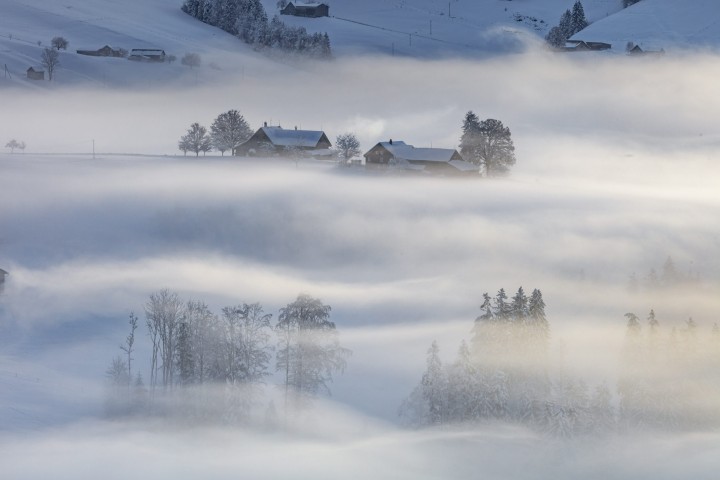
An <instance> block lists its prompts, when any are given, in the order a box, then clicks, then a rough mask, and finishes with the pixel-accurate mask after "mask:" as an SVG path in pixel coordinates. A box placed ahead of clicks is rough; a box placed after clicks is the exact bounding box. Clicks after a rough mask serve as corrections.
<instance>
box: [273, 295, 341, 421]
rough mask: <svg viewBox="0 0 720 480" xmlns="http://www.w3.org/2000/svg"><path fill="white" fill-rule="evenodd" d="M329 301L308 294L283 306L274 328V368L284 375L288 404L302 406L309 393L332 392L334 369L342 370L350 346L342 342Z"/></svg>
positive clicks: (312, 394)
mask: <svg viewBox="0 0 720 480" xmlns="http://www.w3.org/2000/svg"><path fill="white" fill-rule="evenodd" d="M330 310H331V307H330V306H329V305H324V304H323V303H322V302H321V301H320V299H317V298H313V297H311V296H309V295H306V294H301V295H298V297H297V299H296V300H295V301H294V302H292V303H289V304H287V305H286V306H285V307H284V308H282V309H280V314H279V316H278V322H277V324H276V325H275V331H276V333H277V335H278V338H279V341H278V345H277V354H276V365H275V368H276V370H277V371H278V372H280V373H281V374H282V376H283V387H284V390H285V403H286V407H288V406H289V402H290V400H291V399H292V400H293V403H294V405H295V406H301V405H302V404H303V403H304V402H306V401H307V400H308V399H309V398H310V397H312V396H314V395H316V394H318V393H321V392H324V393H327V394H329V393H330V388H329V385H328V384H329V383H330V382H332V378H333V374H334V373H335V372H342V371H344V369H345V366H346V364H347V357H348V356H349V355H350V353H351V352H350V350H348V349H346V348H344V347H342V346H341V345H340V340H339V338H338V332H337V329H336V327H335V323H334V322H332V321H330Z"/></svg>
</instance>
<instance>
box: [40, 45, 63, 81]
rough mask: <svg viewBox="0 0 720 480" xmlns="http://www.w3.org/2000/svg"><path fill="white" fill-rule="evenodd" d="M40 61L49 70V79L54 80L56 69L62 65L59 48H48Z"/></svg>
mask: <svg viewBox="0 0 720 480" xmlns="http://www.w3.org/2000/svg"><path fill="white" fill-rule="evenodd" d="M40 63H41V64H42V66H43V67H45V69H46V70H47V72H48V80H49V81H52V79H53V74H54V73H55V69H56V68H58V67H59V66H60V54H59V53H58V52H57V50H53V49H52V48H46V49H44V50H43V52H42V55H41V56H40Z"/></svg>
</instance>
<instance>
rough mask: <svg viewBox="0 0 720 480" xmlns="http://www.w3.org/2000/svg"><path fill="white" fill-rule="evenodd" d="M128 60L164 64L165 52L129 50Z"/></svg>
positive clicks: (139, 49)
mask: <svg viewBox="0 0 720 480" xmlns="http://www.w3.org/2000/svg"><path fill="white" fill-rule="evenodd" d="M128 60H135V61H140V62H164V61H165V50H160V49H158V48H133V49H132V50H130V55H129V56H128Z"/></svg>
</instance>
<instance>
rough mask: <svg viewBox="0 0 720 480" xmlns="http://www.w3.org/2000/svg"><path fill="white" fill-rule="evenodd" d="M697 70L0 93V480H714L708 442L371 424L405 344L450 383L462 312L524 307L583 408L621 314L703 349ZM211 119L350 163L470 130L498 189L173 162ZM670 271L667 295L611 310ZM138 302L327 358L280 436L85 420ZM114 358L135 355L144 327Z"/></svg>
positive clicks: (306, 163)
mask: <svg viewBox="0 0 720 480" xmlns="http://www.w3.org/2000/svg"><path fill="white" fill-rule="evenodd" d="M719 68H720V62H718V58H717V57H713V56H707V55H702V54H697V55H691V54H687V55H686V56H676V57H671V56H668V57H667V58H663V59H652V60H649V59H640V60H636V59H633V60H630V59H625V58H614V59H601V58H597V57H594V58H585V59H574V60H573V59H568V58H567V57H558V56H554V55H550V54H541V53H537V52H536V53H534V54H533V55H529V54H528V55H519V56H514V57H510V58H498V59H493V60H488V61H484V62H449V61H448V62H444V61H436V62H419V61H411V60H396V59H393V60H390V59H377V58H368V59H362V60H357V59H356V60H355V61H353V62H349V61H342V60H338V61H335V62H332V63H331V64H330V65H327V66H322V67H314V68H312V69H308V71H299V72H297V73H295V74H293V75H291V76H288V77H282V78H254V77H253V76H252V75H251V74H246V75H244V76H243V77H242V78H233V79H227V81H226V82H223V83H220V84H216V85H212V86H208V87H198V88H188V89H182V90H165V89H162V88H152V89H147V90H142V89H140V90H137V89H135V90H132V91H130V90H109V89H101V90H88V89H82V88H75V89H68V90H61V91H53V90H51V91H47V92H24V91H20V90H12V91H5V92H0V93H1V94H2V95H3V101H2V103H3V114H2V115H0V134H2V137H0V141H2V142H3V145H4V143H5V142H6V141H8V140H9V139H10V138H17V139H18V140H22V141H25V142H26V144H27V149H26V151H25V153H17V152H16V153H15V154H12V155H11V154H10V153H9V151H4V152H3V153H0V172H1V174H0V175H1V176H0V178H2V186H1V187H0V268H2V269H4V270H7V271H8V272H9V273H10V274H9V276H8V277H7V280H6V282H5V285H4V289H3V292H2V293H1V294H0V459H1V460H2V464H3V467H2V471H3V474H2V475H3V476H4V475H6V474H7V475H8V477H7V478H18V479H22V478H47V477H48V476H49V475H52V476H53V477H54V478H93V477H97V476H103V477H104V478H126V477H128V476H131V475H133V476H138V475H139V476H140V477H150V476H153V477H156V478H178V479H180V478H197V477H198V476H205V477H207V478H236V477H237V476H238V475H242V476H247V477H248V478H250V477H252V478H277V477H288V476H292V477H293V478H306V477H307V478H331V477H333V478H334V477H338V476H343V477H349V478H367V477H369V476H373V477H377V478H390V477H395V478H396V477H400V478H467V477H469V476H480V477H483V478H485V477H488V478H538V476H539V475H540V473H539V472H542V474H541V475H540V476H542V477H547V478H550V477H553V478H578V477H583V478H678V476H680V475H683V476H688V477H691V478H713V475H712V472H714V471H716V470H717V466H718V463H717V458H718V453H720V452H718V447H717V445H718V438H717V432H715V433H707V432H683V433H682V434H677V435H669V434H667V435H656V436H648V437H645V436H643V435H637V436H634V435H628V436H618V437H615V438H612V439H610V440H608V439H604V440H599V439H585V440H583V441H578V442H573V443H572V445H569V444H566V443H564V442H559V441H550V440H548V439H546V438H543V437H540V436H538V435H537V434H535V433H533V432H529V431H526V430H522V429H519V428H518V429H515V428H510V427H507V426H492V425H485V426H483V427H478V428H476V429H471V430H469V431H468V430H464V429H460V430H455V429H441V430H439V431H436V430H430V431H420V432H413V431H410V432H408V431H404V430H401V429H399V428H398V427H397V426H396V425H397V410H398V407H399V405H400V403H401V402H402V400H403V398H404V397H406V396H407V395H408V393H409V392H410V391H411V390H412V388H413V387H414V386H415V385H416V384H417V383H418V381H419V380H420V377H421V375H422V372H423V370H424V368H425V353H426V350H427V348H428V346H429V345H430V344H431V343H432V342H433V341H434V340H436V341H437V342H438V344H439V346H440V351H441V356H442V357H443V359H444V360H446V361H452V359H453V358H454V355H455V352H456V351H457V348H458V345H459V343H460V341H461V340H463V339H468V338H469V335H470V329H471V328H472V325H473V320H474V319H475V317H476V316H477V315H478V314H479V313H480V311H479V305H480V304H481V303H482V294H483V293H484V292H489V293H490V294H491V295H494V293H495V292H496V291H497V290H499V289H500V288H505V289H506V290H507V291H508V292H509V293H510V294H512V293H513V292H514V291H515V290H517V288H518V287H520V286H522V287H523V288H524V289H525V290H526V291H527V292H530V291H531V290H532V289H534V288H538V289H540V290H542V292H543V296H544V299H545V302H546V303H547V309H546V311H547V315H548V320H549V321H550V325H551V345H552V347H551V348H552V351H553V355H554V356H555V357H556V358H557V361H558V362H560V363H562V365H564V367H563V368H566V369H568V370H569V371H571V372H572V373H573V374H575V375H578V376H580V377H582V378H584V379H585V380H586V381H587V382H588V383H589V384H591V385H593V384H597V383H599V382H603V381H605V382H607V383H608V384H609V385H614V383H615V382H616V380H617V375H618V370H619V369H620V368H622V365H621V362H620V350H621V348H622V343H623V339H624V335H625V320H626V319H625V317H624V314H625V313H627V312H634V313H636V314H638V316H640V317H641V318H643V319H644V318H645V316H646V315H647V312H649V311H650V309H651V308H652V309H654V310H655V312H656V313H657V315H658V318H659V319H660V322H661V325H664V326H667V328H670V327H672V326H677V327H678V328H681V327H682V326H683V324H684V323H683V322H685V320H687V318H688V317H690V316H692V317H693V318H694V319H695V321H696V322H697V324H698V327H699V329H700V331H701V332H710V329H711V327H712V325H713V323H714V322H717V321H718V319H719V318H718V317H720V315H719V312H720V295H718V293H719V292H718V288H719V287H720V255H718V254H719V253H720V231H719V230H718V224H717V219H718V214H719V213H720V193H718V189H717V186H718V184H719V181H720V165H719V164H718V161H717V154H718V151H719V150H720V148H719V147H720V134H718V133H717V131H716V129H715V124H716V123H717V122H716V119H717V118H718V116H719V115H720V97H718V96H717V95H714V93H713V92H714V88H715V86H714V80H713V79H714V78H716V77H717V73H718V69H719ZM233 108H234V109H239V110H240V111H241V113H243V114H244V115H245V117H246V119H248V121H249V122H250V123H251V125H252V126H253V127H258V126H259V125H261V124H262V122H263V121H267V122H269V123H272V124H278V123H280V124H281V125H283V126H284V127H286V128H291V127H293V126H296V125H297V126H298V128H306V129H324V130H325V131H326V132H327V133H328V136H329V137H330V138H331V140H333V139H334V138H335V136H336V135H338V134H340V133H343V132H347V131H349V132H355V133H356V134H357V136H358V138H359V139H360V141H361V143H362V148H363V150H367V149H369V148H370V147H372V146H373V145H374V144H375V143H376V142H377V141H380V140H386V139H388V138H393V139H396V140H404V141H406V142H407V143H410V144H414V145H416V146H431V145H432V146H435V147H449V148H454V147H457V144H458V140H459V137H460V135H461V132H460V125H461V122H462V118H463V115H464V114H465V112H466V111H468V110H473V111H475V112H476V113H477V114H478V116H479V117H480V118H498V119H500V120H502V121H503V122H504V123H505V125H507V126H508V127H510V129H511V131H512V134H513V140H514V142H515V145H516V148H517V151H516V153H517V159H518V160H517V165H516V166H515V167H514V168H513V169H512V173H511V175H510V176H509V177H508V178H503V179H483V178H470V179H467V178H465V179H449V178H424V177H406V176H402V175H387V176H382V175H368V174H366V173H365V172H364V171H363V170H362V169H359V168H340V167H338V166H336V165H334V164H332V163H323V162H319V161H311V160H301V161H299V162H293V161H283V160H279V159H272V160H267V161H262V160H256V161H249V160H247V159H240V158H229V157H220V156H219V155H208V156H207V157H202V156H201V157H199V158H195V157H194V156H187V157H183V156H181V155H178V152H177V151H176V145H177V141H178V139H179V137H180V136H181V135H182V134H183V133H184V132H185V130H186V129H187V128H188V126H189V125H190V124H191V123H192V122H200V123H202V124H204V125H206V126H209V124H210V123H211V122H212V120H213V119H214V118H215V116H217V114H219V113H221V112H223V111H226V110H229V109H233ZM6 137H7V138H6ZM93 141H94V142H95V148H96V154H95V157H93V156H92V154H91V153H92V146H93ZM119 154H124V155H119ZM668 257H671V258H672V260H673V262H674V264H675V265H676V267H677V269H678V271H679V272H681V273H682V275H683V276H686V277H687V278H691V279H693V281H692V282H690V283H688V284H684V285H682V286H678V287H677V288H675V289H672V290H671V291H668V290H663V291H661V292H659V291H655V290H652V289H646V288H639V289H633V288H629V287H631V285H630V278H631V276H632V275H633V274H635V276H636V278H638V279H640V280H641V283H642V280H643V279H644V278H646V276H647V275H649V273H650V271H651V270H652V269H655V270H656V271H658V272H660V271H661V269H662V266H663V263H664V262H665V261H666V259H667V258H668ZM163 288H167V289H170V290H172V291H175V292H177V293H178V294H179V295H180V296H181V297H182V298H183V299H187V300H190V299H192V300H202V301H204V302H206V303H207V304H208V306H209V307H210V308H211V309H212V310H213V311H215V312H216V313H219V311H220V309H221V308H222V307H223V306H228V305H237V304H239V303H243V302H247V303H251V302H260V303H261V304H262V305H263V307H264V308H265V311H266V312H268V313H272V314H273V321H274V320H275V319H276V318H277V313H278V310H279V309H280V308H281V307H283V306H285V305H286V304H287V303H289V302H291V301H293V300H294V299H295V297H296V296H297V295H298V294H299V293H301V292H304V293H308V294H310V295H313V296H315V297H318V298H321V299H322V301H323V302H324V303H325V304H327V305H330V306H331V307H332V313H331V319H332V320H333V321H334V322H335V323H336V325H337V328H338V331H339V333H340V340H341V343H342V344H343V345H344V346H346V347H347V348H350V349H351V350H352V351H353V355H352V357H350V359H349V360H348V367H347V369H346V370H345V372H344V374H342V375H337V376H336V377H335V381H334V383H333V384H332V385H331V390H332V397H330V398H329V399H326V400H324V401H322V402H320V404H319V406H318V408H316V409H315V410H313V411H312V412H310V413H308V417H307V418H306V419H304V422H305V423H301V424H300V425H299V426H297V427H296V428H295V430H293V431H292V432H252V431H250V432H248V431H244V430H236V429H224V428H210V427H208V428H202V427H193V428H189V427H187V426H177V425H172V424H170V425H168V424H167V423H164V422H158V423H157V424H155V423H152V422H143V423H142V425H140V424H136V423H132V422H128V423H122V422H107V421H106V420H104V419H103V418H102V413H103V394H104V389H103V383H104V381H105V371H106V369H107V367H108V364H109V362H110V360H111V359H112V358H113V357H115V356H116V355H118V354H120V353H121V352H120V350H119V348H118V345H119V344H120V343H122V342H123V340H124V338H125V335H126V334H127V319H128V315H129V314H130V312H135V313H137V314H138V315H139V316H140V318H141V323H144V313H143V308H144V305H145V302H146V301H147V299H148V296H149V295H150V294H151V293H153V292H156V291H158V290H160V289H163ZM703 334H704V333H703ZM708 334H709V333H708ZM138 337H139V342H140V343H139V350H138V352H142V351H146V349H147V347H148V345H147V344H148V340H147V338H146V336H145V331H144V330H143V328H142V326H141V329H140V330H139V331H138ZM137 357H138V358H137V365H138V368H140V369H147V368H148V361H149V359H148V358H146V357H145V358H143V354H142V353H138V354H137ZM144 375H145V376H147V375H148V374H147V372H145V373H144ZM276 381H277V379H276V378H273V377H271V378H269V379H268V383H269V384H270V385H271V384H273V383H274V382H276ZM325 402H327V403H325Z"/></svg>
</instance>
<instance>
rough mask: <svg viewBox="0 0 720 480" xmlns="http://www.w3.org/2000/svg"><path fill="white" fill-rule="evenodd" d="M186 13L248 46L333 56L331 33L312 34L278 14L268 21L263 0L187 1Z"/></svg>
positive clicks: (324, 56)
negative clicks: (233, 36) (286, 23)
mask: <svg viewBox="0 0 720 480" xmlns="http://www.w3.org/2000/svg"><path fill="white" fill-rule="evenodd" d="M182 10H183V12H185V13H187V14H188V15H191V16H193V17H195V18H197V19H198V20H200V21H202V22H205V23H207V24H209V25H213V26H216V27H219V28H221V29H223V30H225V31H226V32H228V33H231V34H232V35H235V36H236V37H238V38H240V39H241V40H242V41H244V42H245V43H248V44H250V45H255V46H258V47H269V48H277V49H280V50H284V51H292V52H298V53H302V54H306V55H309V56H311V57H316V58H329V57H330V56H331V50H330V37H329V36H328V34H327V33H312V34H310V33H308V32H307V30H305V28H303V27H291V26H288V25H285V24H284V23H283V22H282V21H281V20H280V18H279V17H278V16H277V15H276V16H274V17H273V18H272V20H268V15H267V12H266V11H265V8H264V7H263V6H262V3H260V0H185V2H184V3H183V5H182Z"/></svg>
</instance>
